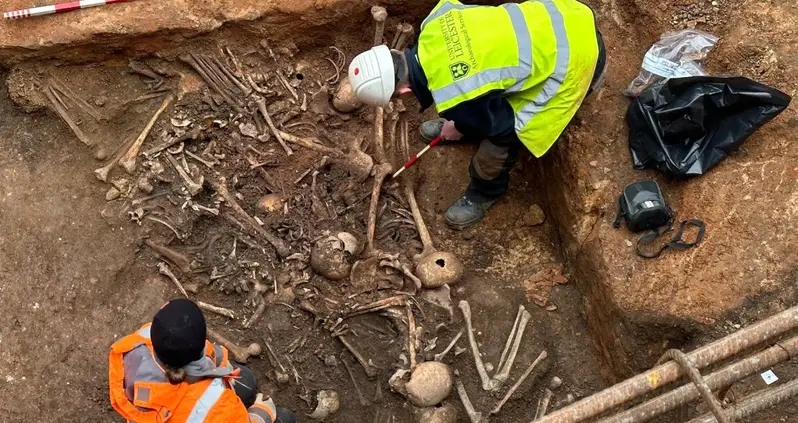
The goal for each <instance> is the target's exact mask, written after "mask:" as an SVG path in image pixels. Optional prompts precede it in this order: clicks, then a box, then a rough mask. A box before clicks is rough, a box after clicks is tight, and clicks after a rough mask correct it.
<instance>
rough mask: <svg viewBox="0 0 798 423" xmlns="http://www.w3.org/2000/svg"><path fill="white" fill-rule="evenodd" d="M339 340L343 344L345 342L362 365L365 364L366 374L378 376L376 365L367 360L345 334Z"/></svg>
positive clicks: (372, 377) (370, 376)
mask: <svg viewBox="0 0 798 423" xmlns="http://www.w3.org/2000/svg"><path fill="white" fill-rule="evenodd" d="M338 340H339V341H341V343H342V344H344V347H346V349H347V350H349V352H350V353H352V355H353V356H355V359H356V360H357V361H358V363H360V365H361V366H363V370H364V371H365V372H366V376H367V377H368V378H369V379H374V378H375V377H377V368H376V367H374V365H373V364H371V362H370V361H366V359H365V358H363V356H362V355H361V354H360V353H359V352H358V351H357V350H356V349H355V347H353V346H352V344H350V343H349V341H347V340H346V337H344V336H343V335H342V336H339V337H338Z"/></svg>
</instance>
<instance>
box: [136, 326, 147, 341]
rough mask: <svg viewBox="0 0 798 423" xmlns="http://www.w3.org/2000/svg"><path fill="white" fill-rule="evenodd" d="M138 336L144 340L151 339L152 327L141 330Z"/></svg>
mask: <svg viewBox="0 0 798 423" xmlns="http://www.w3.org/2000/svg"><path fill="white" fill-rule="evenodd" d="M138 334H139V336H140V337H142V338H146V339H150V326H147V327H146V328H142V329H139V332H138Z"/></svg>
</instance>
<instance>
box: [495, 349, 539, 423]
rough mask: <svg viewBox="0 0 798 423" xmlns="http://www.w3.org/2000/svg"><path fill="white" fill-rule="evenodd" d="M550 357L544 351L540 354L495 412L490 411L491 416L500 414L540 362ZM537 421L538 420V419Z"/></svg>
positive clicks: (500, 402) (497, 405)
mask: <svg viewBox="0 0 798 423" xmlns="http://www.w3.org/2000/svg"><path fill="white" fill-rule="evenodd" d="M548 356H549V354H548V353H547V352H546V350H543V352H541V353H540V355H539V356H538V358H536V359H535V361H534V362H532V364H530V365H529V367H528V368H527V369H526V371H525V372H524V374H523V375H521V377H520V378H518V380H517V381H516V382H515V384H514V385H513V387H512V388H510V390H509V391H507V394H505V395H504V398H502V400H501V401H499V403H498V404H496V407H495V408H494V409H493V410H491V411H490V414H498V413H499V411H501V409H502V407H504V404H505V403H506V402H507V400H509V399H510V397H511V396H513V394H514V393H515V391H517V390H518V387H519V386H521V384H522V383H524V381H525V380H526V378H528V377H529V375H530V374H531V373H532V371H533V370H535V367H537V366H538V364H540V362H541V361H543V360H545V359H546V357H548ZM535 419H536V420H537V417H536V418H535Z"/></svg>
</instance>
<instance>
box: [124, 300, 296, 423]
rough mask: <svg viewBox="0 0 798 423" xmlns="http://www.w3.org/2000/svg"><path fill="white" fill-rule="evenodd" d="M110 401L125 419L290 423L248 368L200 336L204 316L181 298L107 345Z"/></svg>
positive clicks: (143, 422) (292, 422) (155, 422)
mask: <svg viewBox="0 0 798 423" xmlns="http://www.w3.org/2000/svg"><path fill="white" fill-rule="evenodd" d="M108 383H109V391H110V396H111V404H112V405H113V407H114V409H115V410H116V411H117V412H118V413H119V414H121V415H122V417H124V418H125V419H127V421H128V422H130V423H165V422H167V421H168V422H169V423H295V422H296V417H294V414H293V413H292V412H290V411H289V410H286V409H283V408H277V407H275V405H274V401H272V399H271V398H269V399H267V400H264V399H263V395H262V394H257V395H256V392H257V380H256V378H255V374H254V373H253V372H252V370H250V369H248V368H246V367H244V366H240V365H237V364H234V363H231V362H230V360H229V359H228V351H227V349H226V348H224V347H222V346H221V345H214V344H212V343H210V342H208V341H207V339H206V326H205V317H204V316H203V315H202V311H200V309H199V307H197V305H196V304H195V303H194V302H192V301H190V300H186V299H177V300H173V301H170V302H168V303H167V304H166V305H164V306H163V307H162V308H161V310H159V311H158V313H157V314H156V315H155V317H154V318H153V320H152V323H149V324H146V325H144V326H142V327H141V328H140V329H139V330H137V331H136V332H134V333H132V334H130V335H128V336H126V337H124V338H122V339H120V340H119V341H117V342H115V343H114V344H113V345H112V346H111V354H110V356H109V372H108Z"/></svg>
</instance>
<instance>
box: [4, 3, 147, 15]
mask: <svg viewBox="0 0 798 423" xmlns="http://www.w3.org/2000/svg"><path fill="white" fill-rule="evenodd" d="M126 1H131V0H79V1H71V2H67V3H58V4H54V5H51V6H40V7H32V8H30V9H21V10H13V11H10V12H3V18H5V19H21V18H30V17H33V16H42V15H50V14H53V13H63V12H71V11H73V10H78V9H86V8H89V7H95V6H105V5H106V4H112V3H124V2H126Z"/></svg>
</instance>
